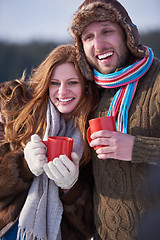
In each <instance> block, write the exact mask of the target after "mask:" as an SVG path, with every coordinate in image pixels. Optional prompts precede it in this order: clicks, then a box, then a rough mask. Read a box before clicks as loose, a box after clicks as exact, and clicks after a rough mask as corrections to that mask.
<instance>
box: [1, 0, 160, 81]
mask: <svg viewBox="0 0 160 240" xmlns="http://www.w3.org/2000/svg"><path fill="white" fill-rule="evenodd" d="M119 1H120V3H122V5H123V6H124V7H125V8H126V9H127V11H128V13H129V15H130V17H131V18H132V21H133V22H134V23H135V24H136V25H137V27H138V29H139V31H140V36H141V43H143V44H145V45H147V46H150V47H151V48H152V49H153V51H154V54H155V56H156V57H158V58H160V13H159V9H160V1H159V0H152V1H151V0H134V1H133V0H119ZM82 2H83V0H27V1H22V0H14V1H13V0H0V82H4V81H9V80H12V79H15V78H20V77H21V75H22V73H23V71H24V70H26V73H27V75H28V74H30V71H31V69H32V68H34V67H37V66H38V65H39V64H40V63H41V62H42V61H43V60H44V59H45V58H46V56H47V55H48V53H49V52H50V51H51V50H52V49H54V48H55V47H56V46H58V45H60V44H65V43H72V38H71V37H70V35H69V33H68V27H69V25H70V23H71V19H72V16H73V14H74V13H75V11H76V10H77V8H78V6H79V5H80V4H81V3H82Z"/></svg>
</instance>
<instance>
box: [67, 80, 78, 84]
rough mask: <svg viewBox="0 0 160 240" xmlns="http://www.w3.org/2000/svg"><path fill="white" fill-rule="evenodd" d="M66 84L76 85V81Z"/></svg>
mask: <svg viewBox="0 0 160 240" xmlns="http://www.w3.org/2000/svg"><path fill="white" fill-rule="evenodd" d="M68 84H69V85H75V84H78V82H77V81H71V82H69V83H68Z"/></svg>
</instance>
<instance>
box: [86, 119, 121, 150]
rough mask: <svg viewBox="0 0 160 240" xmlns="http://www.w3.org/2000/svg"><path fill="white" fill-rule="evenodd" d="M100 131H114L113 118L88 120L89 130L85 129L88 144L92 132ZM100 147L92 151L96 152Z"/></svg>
mask: <svg viewBox="0 0 160 240" xmlns="http://www.w3.org/2000/svg"><path fill="white" fill-rule="evenodd" d="M100 130H109V131H116V124H115V118H114V117H113V116H104V117H99V118H94V119H91V120H89V128H88V129H87V140H88V143H90V142H91V140H92V139H91V138H90V136H91V135H92V134H93V133H94V132H98V131H100ZM100 147H101V146H96V147H94V149H95V150H96V149H98V148H100Z"/></svg>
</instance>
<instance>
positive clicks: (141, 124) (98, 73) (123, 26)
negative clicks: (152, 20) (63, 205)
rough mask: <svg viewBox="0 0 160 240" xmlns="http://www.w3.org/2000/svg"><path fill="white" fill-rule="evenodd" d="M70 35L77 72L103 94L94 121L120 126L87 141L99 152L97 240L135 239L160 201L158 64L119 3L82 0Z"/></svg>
mask: <svg viewBox="0 0 160 240" xmlns="http://www.w3.org/2000/svg"><path fill="white" fill-rule="evenodd" d="M70 31H71V34H72V36H73V38H74V40H75V46H76V49H77V58H78V61H79V66H80V68H81V71H82V73H83V74H84V76H85V77H86V78H87V79H88V80H91V81H93V80H94V81H95V82H96V83H97V85H98V87H99V88H100V102H99V104H98V107H97V109H96V111H95V113H94V118H95V117H101V116H105V115H113V116H115V119H116V125H117V132H111V131H104V130H103V131H99V132H96V133H94V134H92V136H91V137H92V139H93V140H92V141H91V143H90V146H91V147H94V146H97V145H103V147H101V148H99V149H97V150H96V151H94V150H93V155H92V159H93V174H94V180H95V187H94V197H93V203H94V221H95V227H96V233H95V236H94V239H95V240H97V239H103V240H104V239H107V240H111V239H112V240H115V239H118V240H130V239H139V237H140V236H139V235H140V234H139V232H141V231H140V230H141V224H143V220H142V219H143V217H144V216H145V214H147V213H148V212H150V211H151V210H152V209H153V208H154V206H156V204H157V203H158V202H160V191H159V192H157V191H154V189H153V185H152V179H153V177H154V173H155V172H156V175H157V172H158V173H159V174H160V169H159V165H160V124H159V119H160V61H159V60H158V59H155V58H154V57H153V52H152V50H151V49H150V48H148V47H146V46H143V45H140V43H139V32H138V29H137V27H136V26H135V25H134V24H133V23H132V21H131V19H130V17H129V15H128V13H127V12H126V10H125V9H124V7H123V6H122V5H121V4H120V3H119V2H118V1H116V0H85V1H84V2H83V4H82V5H81V6H80V7H79V9H78V10H77V12H76V13H75V15H74V17H73V21H72V24H71V27H70ZM159 174H158V175H159ZM159 176H160V175H159ZM153 182H154V181H153ZM139 229H140V230H139Z"/></svg>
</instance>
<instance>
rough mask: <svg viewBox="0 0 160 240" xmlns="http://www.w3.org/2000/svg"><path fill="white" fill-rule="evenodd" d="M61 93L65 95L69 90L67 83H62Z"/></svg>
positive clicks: (59, 90)
mask: <svg viewBox="0 0 160 240" xmlns="http://www.w3.org/2000/svg"><path fill="white" fill-rule="evenodd" d="M58 92H59V94H61V95H64V94H66V93H67V92H68V88H67V86H66V85H63V84H61V86H60V87H59V89H58Z"/></svg>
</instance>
